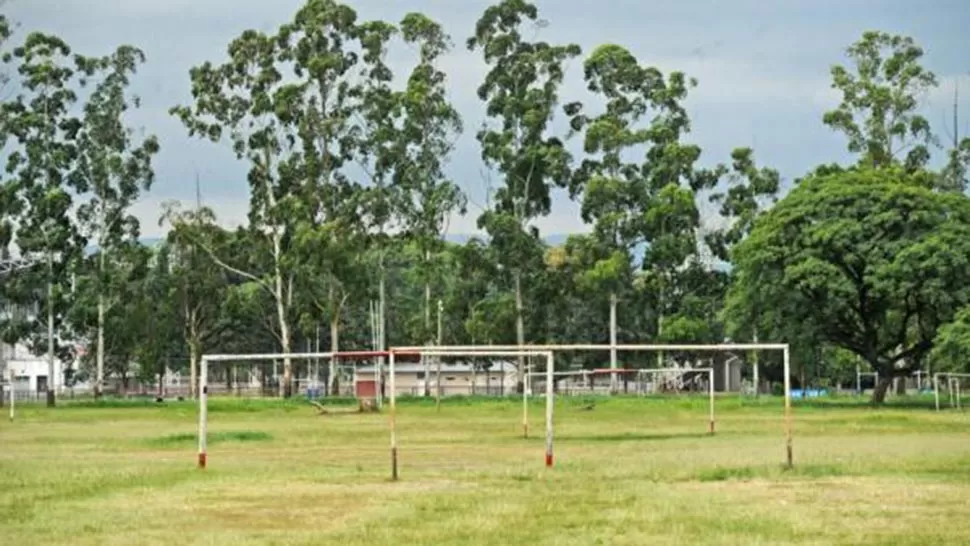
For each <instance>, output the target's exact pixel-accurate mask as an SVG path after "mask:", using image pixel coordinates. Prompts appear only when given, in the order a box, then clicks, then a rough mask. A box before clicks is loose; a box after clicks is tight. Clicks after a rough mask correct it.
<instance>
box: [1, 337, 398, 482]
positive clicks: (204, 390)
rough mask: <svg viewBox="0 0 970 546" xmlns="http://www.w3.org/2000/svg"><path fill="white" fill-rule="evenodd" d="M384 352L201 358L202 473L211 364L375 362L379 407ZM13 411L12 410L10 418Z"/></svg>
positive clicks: (199, 462)
mask: <svg viewBox="0 0 970 546" xmlns="http://www.w3.org/2000/svg"><path fill="white" fill-rule="evenodd" d="M387 355H388V352H387V351H342V352H337V353H265V354H235V355H234V354H212V355H202V358H201V359H200V362H199V385H198V387H199V390H198V392H199V453H198V465H199V468H200V469H205V468H206V465H207V463H208V452H207V447H208V446H207V436H208V426H209V410H208V405H209V364H210V363H213V362H240V361H254V360H287V359H288V360H291V361H292V360H324V361H327V362H329V361H332V360H342V359H369V358H377V359H378V360H377V363H378V365H377V366H375V368H374V377H375V399H376V401H377V404H378V406H379V405H380V403H381V402H380V396H381V394H380V393H381V388H380V376H381V373H382V370H381V367H380V360H379V359H380V358H381V357H386V356H387ZM12 413H13V407H12V406H11V415H12Z"/></svg>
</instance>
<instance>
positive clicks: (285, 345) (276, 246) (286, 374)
mask: <svg viewBox="0 0 970 546" xmlns="http://www.w3.org/2000/svg"><path fill="white" fill-rule="evenodd" d="M282 245H283V242H282V236H281V235H280V234H279V233H274V234H273V262H274V263H273V281H274V296H275V298H274V299H275V300H276V315H277V319H278V320H279V323H280V348H281V349H282V351H283V354H284V355H286V356H284V357H283V381H281V382H280V396H281V397H283V398H289V397H290V396H292V395H293V362H292V359H291V358H290V356H289V354H290V324H289V321H288V319H287V316H286V315H287V313H286V311H287V308H286V298H285V297H284V294H283V270H282V268H281V266H280V260H281V259H282V254H283V248H282Z"/></svg>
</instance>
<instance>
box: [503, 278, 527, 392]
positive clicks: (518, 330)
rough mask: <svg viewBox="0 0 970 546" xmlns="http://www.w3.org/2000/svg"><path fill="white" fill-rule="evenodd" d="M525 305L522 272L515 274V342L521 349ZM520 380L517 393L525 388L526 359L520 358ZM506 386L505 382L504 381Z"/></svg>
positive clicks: (523, 337)
mask: <svg viewBox="0 0 970 546" xmlns="http://www.w3.org/2000/svg"><path fill="white" fill-rule="evenodd" d="M523 307H524V305H523V303H522V273H521V272H520V271H516V272H515V341H516V342H517V344H518V346H519V348H521V347H522V346H524V345H525V322H524V318H523V316H522V314H523ZM518 364H519V379H518V381H517V384H516V391H517V392H522V389H524V388H525V384H524V383H523V381H522V378H523V372H524V371H525V357H523V356H519V358H518ZM503 384H504V381H503Z"/></svg>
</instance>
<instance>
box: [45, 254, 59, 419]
mask: <svg viewBox="0 0 970 546" xmlns="http://www.w3.org/2000/svg"><path fill="white" fill-rule="evenodd" d="M50 259H51V257H50V255H49V254H48V260H50ZM51 267H52V268H53V264H51ZM55 375H57V373H56V371H55V370H54V283H52V282H51V281H47V377H48V379H47V407H49V408H53V407H54V405H55V404H56V403H57V394H56V392H57V391H56V390H55V389H56V388H57V378H56V377H55Z"/></svg>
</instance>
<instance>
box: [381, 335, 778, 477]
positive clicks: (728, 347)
mask: <svg viewBox="0 0 970 546" xmlns="http://www.w3.org/2000/svg"><path fill="white" fill-rule="evenodd" d="M427 350H428V348H427V347H392V348H391V352H395V351H397V352H398V353H413V352H422V351H424V352H425V354H430V353H428V352H427ZM435 350H438V351H446V352H447V351H450V352H457V353H458V354H459V355H462V356H465V355H468V354H472V355H476V354H485V353H488V352H501V351H522V352H524V353H525V354H523V355H517V356H528V355H529V354H534V353H535V352H542V351H550V352H552V353H556V352H571V351H625V352H636V351H640V352H647V351H662V352H741V351H780V352H781V353H782V366H783V374H784V378H783V383H784V431H785V464H786V466H787V467H788V468H792V467H793V465H794V448H793V439H792V410H791V350H790V349H789V344H787V343H721V344H713V345H697V344H679V343H672V344H633V345H610V344H605V345H604V344H566V345H444V346H439V347H435ZM547 371H549V370H547ZM520 373H521V370H520ZM617 373H622V371H621V370H620V369H617ZM393 376H394V374H393V373H392V374H391V377H392V380H393ZM526 377H528V376H526ZM551 384H552V380H551V378H550V379H549V380H547V385H546V391H547V396H549V397H550V398H551V393H550V392H549V390H550V389H551ZM522 390H523V395H524V392H525V391H526V389H525V388H524V386H523V389H522ZM546 404H547V412H548V411H550V410H549V404H550V401H549V400H547V401H546ZM550 424H551V423H550Z"/></svg>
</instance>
